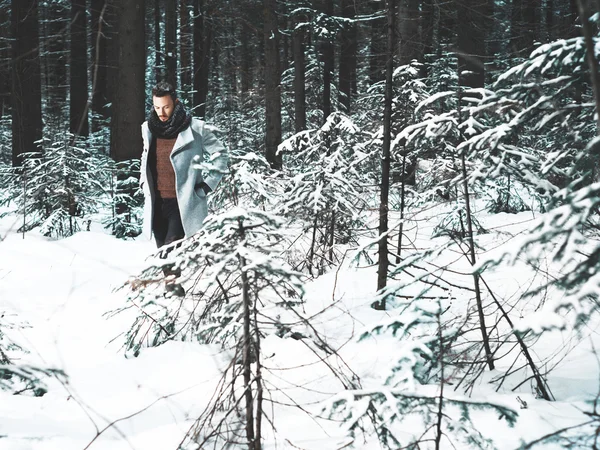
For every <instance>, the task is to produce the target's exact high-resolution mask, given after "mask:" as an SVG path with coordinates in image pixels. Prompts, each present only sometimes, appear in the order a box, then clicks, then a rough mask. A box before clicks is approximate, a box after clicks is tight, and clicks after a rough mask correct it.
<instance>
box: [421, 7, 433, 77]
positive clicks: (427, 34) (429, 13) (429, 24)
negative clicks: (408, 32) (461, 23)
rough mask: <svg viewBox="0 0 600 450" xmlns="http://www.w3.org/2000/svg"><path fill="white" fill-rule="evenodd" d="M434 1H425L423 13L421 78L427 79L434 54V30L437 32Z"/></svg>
mask: <svg viewBox="0 0 600 450" xmlns="http://www.w3.org/2000/svg"><path fill="white" fill-rule="evenodd" d="M433 1H434V0H423V4H422V13H421V37H422V40H423V54H422V57H421V60H420V61H421V62H422V63H423V66H422V70H421V76H423V77H425V76H427V74H428V73H429V67H428V63H429V61H430V56H429V55H431V54H432V53H434V42H433V37H434V30H435V8H434V4H433Z"/></svg>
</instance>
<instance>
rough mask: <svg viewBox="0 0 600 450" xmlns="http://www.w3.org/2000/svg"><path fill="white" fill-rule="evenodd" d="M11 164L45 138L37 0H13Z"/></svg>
mask: <svg viewBox="0 0 600 450" xmlns="http://www.w3.org/2000/svg"><path fill="white" fill-rule="evenodd" d="M11 13H12V36H13V45H12V72H11V84H12V85H11V93H12V95H11V103H12V164H13V167H18V166H21V163H22V160H21V155H22V154H23V153H26V152H35V151H38V149H39V147H38V145H37V144H36V143H35V142H36V141H38V140H40V139H41V138H42V86H41V85H42V80H41V71H40V53H39V36H38V30H39V23H38V2H37V0H12V3H11Z"/></svg>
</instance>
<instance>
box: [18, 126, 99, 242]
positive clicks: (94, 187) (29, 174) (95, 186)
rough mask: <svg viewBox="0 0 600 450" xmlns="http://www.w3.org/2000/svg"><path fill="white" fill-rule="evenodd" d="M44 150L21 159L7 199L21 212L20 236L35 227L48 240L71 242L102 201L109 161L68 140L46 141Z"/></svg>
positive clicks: (25, 155)
mask: <svg viewBox="0 0 600 450" xmlns="http://www.w3.org/2000/svg"><path fill="white" fill-rule="evenodd" d="M42 147H43V151H42V152H40V153H28V154H24V155H23V167H22V168H17V169H15V171H16V173H17V174H18V178H17V179H16V180H17V181H18V182H16V183H15V184H14V185H13V186H12V189H11V192H12V194H11V199H12V201H14V202H15V203H16V205H18V207H19V208H20V209H21V214H22V215H23V217H24V224H23V226H22V230H23V231H28V230H30V229H32V228H34V227H37V226H39V227H40V232H41V233H42V234H44V235H46V236H52V237H55V238H61V237H66V236H71V235H72V234H74V233H76V232H77V231H79V230H81V229H86V228H88V226H89V221H90V215H91V214H94V213H96V212H98V210H99V208H100V207H101V205H102V203H103V201H104V198H103V197H104V194H105V192H106V190H105V187H106V186H107V180H108V176H107V174H108V171H107V170H106V168H107V166H108V164H109V159H108V157H106V156H105V155H104V154H101V153H98V152H96V151H94V149H88V148H85V142H82V141H81V140H79V139H76V140H74V141H73V138H72V136H71V135H69V134H65V135H64V136H62V137H60V138H59V139H56V140H55V141H54V142H51V141H49V140H48V139H44V140H43V141H42Z"/></svg>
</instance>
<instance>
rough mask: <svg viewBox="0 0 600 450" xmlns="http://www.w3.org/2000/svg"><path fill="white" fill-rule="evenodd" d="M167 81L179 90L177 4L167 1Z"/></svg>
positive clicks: (172, 0)
mask: <svg viewBox="0 0 600 450" xmlns="http://www.w3.org/2000/svg"><path fill="white" fill-rule="evenodd" d="M165 66H166V70H167V73H166V80H167V81H168V82H169V83H170V84H171V86H173V87H174V88H175V89H177V4H176V2H175V0H167V5H166V7H165Z"/></svg>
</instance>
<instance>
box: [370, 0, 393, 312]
mask: <svg viewBox="0 0 600 450" xmlns="http://www.w3.org/2000/svg"><path fill="white" fill-rule="evenodd" d="M395 18H396V0H387V20H388V26H387V34H388V37H387V55H386V56H387V58H386V60H387V62H386V68H385V97H384V115H383V149H382V157H381V192H380V200H379V263H378V269H377V291H379V292H381V290H382V289H383V288H385V287H386V285H387V276H388V266H389V255H388V237H387V232H388V212H389V205H388V201H389V192H390V163H391V156H390V153H391V152H390V150H391V148H390V147H391V142H392V96H393V89H392V76H393V72H394V52H395V42H396V36H395V35H396V33H395V31H396V30H395V28H396V24H395V22H396V20H395ZM375 308H376V309H385V308H386V301H385V299H382V300H381V302H379V303H378V304H376V305H375Z"/></svg>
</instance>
